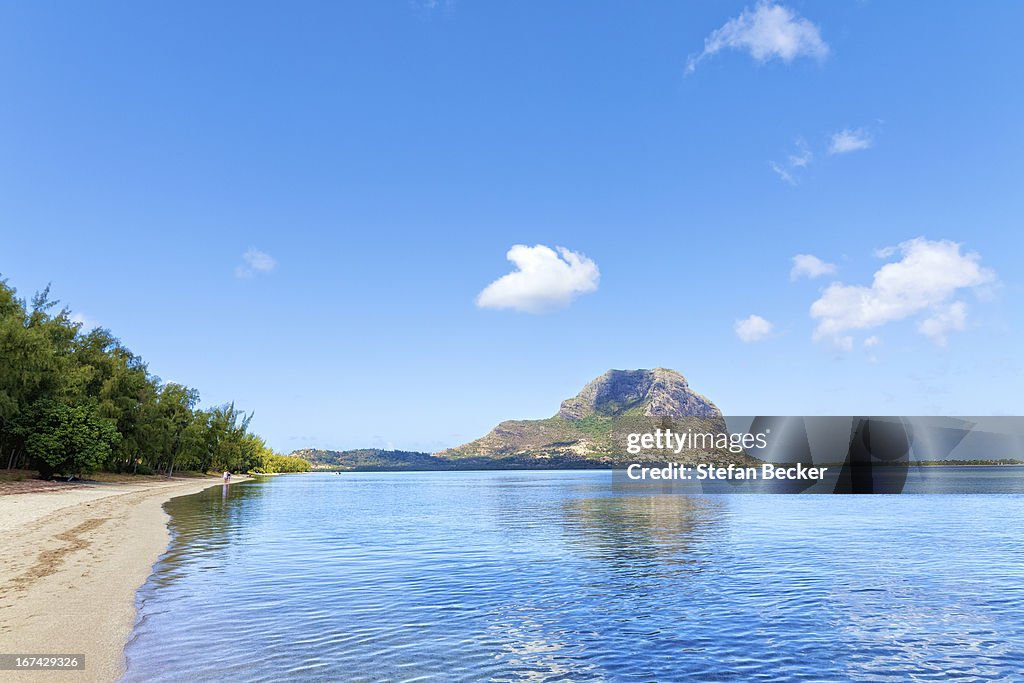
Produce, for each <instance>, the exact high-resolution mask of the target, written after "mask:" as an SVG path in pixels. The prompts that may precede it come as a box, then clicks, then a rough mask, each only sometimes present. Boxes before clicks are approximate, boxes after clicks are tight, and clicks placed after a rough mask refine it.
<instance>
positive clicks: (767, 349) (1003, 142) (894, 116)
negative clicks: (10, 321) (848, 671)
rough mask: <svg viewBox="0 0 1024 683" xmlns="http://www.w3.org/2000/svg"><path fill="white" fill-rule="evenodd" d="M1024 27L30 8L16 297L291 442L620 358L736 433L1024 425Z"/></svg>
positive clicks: (283, 9) (481, 12) (368, 439)
mask: <svg viewBox="0 0 1024 683" xmlns="http://www.w3.org/2000/svg"><path fill="white" fill-rule="evenodd" d="M1022 21H1024V6H1022V5H1020V4H1018V3H1009V2H1004V3H986V4H985V5H983V6H972V5H969V4H956V5H954V4H951V3H943V4H939V5H933V6H930V7H929V9H928V11H927V12H924V11H921V9H920V7H917V6H913V5H909V4H902V3H901V4H897V3H881V2H856V1H850V2H793V3H784V4H781V5H778V4H764V3H762V4H761V5H758V4H756V3H743V2H716V3H705V4H701V5H697V4H695V3H678V2H662V3H656V2H649V3H643V4H640V3H629V2H602V3H480V2H473V1H471V0H459V1H458V2H454V3H452V2H444V1H443V0H439V1H438V2H435V3H415V2H412V3H411V2H408V1H407V0H399V1H396V2H387V1H381V2H372V3H369V2H368V3H326V2H325V3H312V2H305V3H297V4H292V5H289V6H286V5H284V4H281V3H258V2H253V3H198V2H181V3H164V4H152V3H145V4H139V3H127V2H126V3H88V4H85V3H77V4H74V3H61V4H58V3H42V2H40V3H10V2H5V3H2V4H0V88H2V93H3V106H2V107H0V150H2V154H0V238H2V239H0V273H2V275H3V277H6V278H7V279H8V281H9V282H10V283H11V284H13V285H14V286H16V287H17V288H18V289H19V291H20V292H21V293H22V294H24V295H29V294H31V292H33V291H34V290H37V289H39V288H42V287H43V286H45V285H46V283H47V282H52V283H53V291H54V293H55V294H56V295H57V296H58V297H59V298H60V299H61V300H62V301H63V302H64V303H66V304H67V305H68V306H69V307H70V308H71V309H72V310H73V311H75V312H76V314H78V315H80V316H82V317H83V318H84V319H85V320H86V321H87V324H90V325H91V324H100V325H103V326H106V327H109V328H110V329H112V330H113V331H114V332H115V333H116V334H117V335H118V336H120V337H121V338H122V340H123V341H124V342H125V343H126V344H127V345H128V346H129V347H130V348H132V349H133V350H135V351H136V352H138V353H140V354H142V355H143V356H144V358H145V359H146V360H147V361H148V362H149V364H150V367H151V369H152V370H153V371H154V372H155V373H156V374H158V375H159V376H161V377H163V378H164V379H166V380H169V381H179V382H183V383H187V384H189V385H191V386H195V387H196V388H198V389H199V390H200V392H201V394H202V397H203V400H204V403H206V404H216V403H221V402H225V401H228V400H231V399H234V400H236V402H237V403H238V405H239V406H241V407H243V408H245V409H247V410H254V411H255V413H256V416H255V419H254V421H253V425H254V427H255V428H256V430H257V431H258V432H260V433H261V434H262V435H264V436H266V437H267V438H268V440H269V442H270V444H271V445H272V446H274V447H275V448H277V449H279V450H283V451H290V450H293V449H295V448H299V447H304V446H320V447H334V448H348V447H358V446H384V447H389V446H390V447H396V448H410V449H420V450H431V451H432V450H438V449H440V448H442V447H446V446H451V445H456V444H458V443H461V442H464V441H467V440H469V439H472V438H475V437H477V436H479V435H481V434H482V433H484V432H486V431H487V430H488V429H490V428H491V427H492V426H493V425H494V424H495V423H497V422H498V421H500V420H502V419H506V418H536V417H543V416H547V415H550V414H552V413H554V412H555V410H556V409H557V407H558V403H559V401H560V400H562V399H563V398H566V397H568V396H571V395H573V394H574V393H575V392H576V391H577V390H578V389H579V388H580V387H581V386H582V385H583V384H584V383H585V382H587V381H588V380H590V379H591V378H593V377H595V376H597V375H599V374H601V373H602V372H604V371H605V370H607V369H608V368H637V367H654V366H666V367H671V368H675V369H677V370H679V371H680V372H682V373H683V374H685V375H686V376H687V377H688V378H689V379H690V382H691V384H692V386H693V387H694V388H695V389H696V390H698V391H700V392H702V393H705V394H706V395H708V396H709V397H710V398H711V399H712V400H714V401H715V402H716V403H717V404H718V405H719V406H720V407H721V408H722V409H723V410H724V411H726V412H728V413H731V414H734V415H740V414H812V415H813V414H965V415H974V414H1020V413H1021V411H1022V408H1024V406H1022V400H1024V399H1022V398H1021V394H1020V391H1019V387H1020V386H1021V381H1022V376H1021V367H1022V364H1021V361H1020V359H1019V353H1018V352H1017V348H1018V345H1019V343H1020V342H1019V340H1020V338H1021V332H1022V330H1021V312H1022V307H1021V303H1020V302H1021V295H1022V288H1021V284H1022V283H1021V278H1020V276H1019V274H1018V273H1019V264H1020V261H1021V255H1022V254H1024V237H1022V236H1021V227H1022V226H1021V217H1022V215H1024V192H1021V185H1022V180H1024V126H1022V124H1021V122H1022V121H1024V93H1022V89H1021V88H1020V87H1019V75H1020V73H1021V70H1022V68H1024V45H1022V44H1021V43H1020V41H1019V39H1018V36H1017V27H1019V26H1020V24H1021V22H1022ZM691 67H692V68H691ZM915 240H916V241H915ZM515 245H524V249H520V250H519V251H517V252H515V253H516V254H517V255H518V256H519V257H520V264H521V265H523V266H524V267H525V271H524V272H523V273H520V274H518V275H515V276H513V277H512V278H511V279H510V280H509V279H506V280H503V281H501V283H499V284H494V285H492V284H491V283H495V282H496V281H498V280H499V278H501V277H502V276H504V275H507V274H509V273H510V272H512V271H515V270H516V266H515V265H513V264H512V263H511V262H509V261H508V260H506V253H507V252H509V250H510V249H511V248H512V247H513V246H515ZM537 245H544V247H546V248H547V249H544V248H541V249H536V248H535V247H536V246H537ZM899 245H903V246H902V247H900V246H899ZM557 247H562V248H563V249H564V250H565V251H562V252H558V251H556V248H557ZM246 254H248V260H246V258H245V255H246ZM798 255H802V256H804V257H808V256H813V257H814V258H815V259H816V260H813V261H812V260H809V259H807V258H804V259H802V260H801V261H800V263H801V264H802V267H801V269H798V272H796V273H793V272H792V270H793V268H794V261H793V259H794V257H796V256H798ZM567 258H568V259H569V260H570V261H571V263H570V261H566V260H565V259H567ZM887 264H889V265H887ZM876 273H880V275H878V276H877V277H876ZM811 275H814V276H815V277H811ZM489 285H491V287H489ZM485 292H487V293H486V295H485V294H484V293H485ZM815 302H819V303H817V304H816V303H815ZM812 306H815V307H816V308H814V309H813V310H814V311H815V316H813V317H812ZM517 309H525V310H517ZM750 316H758V318H757V319H751V318H750Z"/></svg>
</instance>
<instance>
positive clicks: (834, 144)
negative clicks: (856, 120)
mask: <svg viewBox="0 0 1024 683" xmlns="http://www.w3.org/2000/svg"><path fill="white" fill-rule="evenodd" d="M872 144H874V141H873V140H872V139H871V135H870V134H869V133H867V132H866V131H864V130H861V129H857V130H852V129H850V128H845V129H843V130H841V131H839V132H838V133H834V134H833V135H832V140H831V141H830V142H829V145H828V153H829V154H833V155H835V154H847V153H849V152H857V151H859V150H862V149H867V148H869V147H871V145H872Z"/></svg>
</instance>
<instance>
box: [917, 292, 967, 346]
mask: <svg viewBox="0 0 1024 683" xmlns="http://www.w3.org/2000/svg"><path fill="white" fill-rule="evenodd" d="M966 326H967V304H965V303H964V302H962V301H954V302H953V303H951V304H949V305H948V306H946V307H944V308H941V309H939V310H938V311H936V312H935V313H934V314H933V315H931V316H930V317H928V318H925V319H924V320H922V321H921V322H920V323H918V325H917V331H918V332H920V333H921V334H923V335H924V336H926V337H928V338H929V339H931V340H932V341H933V342H935V343H936V344H938V345H939V346H945V345H946V335H947V334H948V333H949V332H961V331H963V329H964V328H965V327H966Z"/></svg>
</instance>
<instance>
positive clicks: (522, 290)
mask: <svg viewBox="0 0 1024 683" xmlns="http://www.w3.org/2000/svg"><path fill="white" fill-rule="evenodd" d="M555 250H557V252H558V253H555ZM505 256H506V258H508V260H509V261H511V262H512V263H514V264H515V266H516V270H514V271H512V272H511V273H508V274H507V275H502V276H501V277H500V278H498V279H497V280H495V281H494V282H492V283H491V284H489V285H487V287H485V288H484V290H483V291H482V292H480V294H479V296H477V298H476V305H477V306H479V307H480V308H511V309H515V310H517V311H524V312H526V313H544V312H546V311H550V310H554V309H556V308H563V307H565V306H567V305H569V303H570V302H571V301H572V300H573V299H575V298H576V297H577V296H579V295H581V294H586V293H588V292H593V291H596V290H597V285H598V281H599V280H600V278H601V273H600V271H598V269H597V264H596V263H594V262H593V261H591V260H590V259H588V258H587V257H586V256H584V255H582V254H578V253H576V252H575V251H570V250H568V249H566V248H565V247H556V248H555V249H551V248H550V247H546V246H544V245H543V244H538V245H536V246H533V247H528V246H526V245H525V244H517V245H515V246H514V247H512V248H511V249H509V250H508V253H507V254H506V255H505Z"/></svg>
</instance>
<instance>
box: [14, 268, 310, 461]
mask: <svg viewBox="0 0 1024 683" xmlns="http://www.w3.org/2000/svg"><path fill="white" fill-rule="evenodd" d="M251 419H252V414H246V413H244V412H242V411H240V410H238V409H237V408H236V407H235V405H234V404H233V403H230V404H226V405H222V406H216V407H213V408H209V409H202V408H200V407H199V392H197V391H196V390H195V389H192V388H189V387H187V386H184V385H181V384H176V383H174V382H163V381H162V380H161V379H160V378H159V377H157V376H155V375H153V374H152V373H150V371H149V368H148V367H147V366H146V363H145V362H143V360H142V358H141V357H140V356H137V355H135V354H134V353H132V352H131V351H130V350H129V349H128V348H126V347H125V346H124V345H123V344H122V343H121V342H120V340H118V339H117V338H116V337H114V336H113V335H112V334H111V333H110V331H108V330H106V329H103V328H95V329H93V330H91V331H88V332H86V331H85V330H84V329H83V326H82V324H81V323H79V322H76V321H74V320H73V319H72V317H71V313H70V311H69V310H68V309H67V308H65V307H60V305H59V302H58V301H56V300H54V299H52V298H51V296H50V289H49V287H47V288H46V289H45V290H43V291H42V292H40V293H38V294H36V295H35V296H34V297H32V299H31V301H29V302H27V303H26V301H25V300H23V299H19V298H18V296H17V291H16V290H15V289H14V288H13V287H10V286H9V285H8V284H7V281H6V280H3V279H0V467H2V466H4V465H6V467H7V468H8V469H12V468H18V469H36V470H38V471H39V473H40V476H42V477H43V478H50V477H52V476H53V475H54V474H57V473H60V474H63V475H72V474H82V473H87V472H92V471H95V470H98V469H102V470H107V471H111V472H133V473H139V474H151V473H154V472H163V473H166V474H167V475H168V476H170V475H172V474H174V472H176V471H181V470H191V471H198V472H209V471H221V470H229V471H234V472H263V473H274V472H299V471H305V470H307V469H309V463H308V462H306V461H305V460H303V459H302V458H297V457H292V456H285V455H279V454H277V453H275V452H274V451H273V450H272V449H271V448H269V447H268V446H267V445H266V443H265V442H264V440H263V439H261V438H260V437H259V436H257V435H256V434H253V433H252V432H250V431H249V422H250V420H251Z"/></svg>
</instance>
